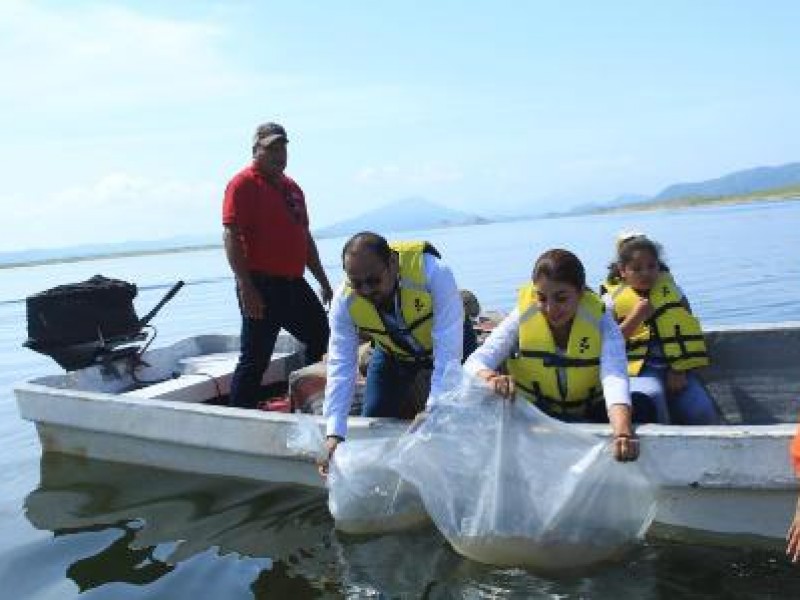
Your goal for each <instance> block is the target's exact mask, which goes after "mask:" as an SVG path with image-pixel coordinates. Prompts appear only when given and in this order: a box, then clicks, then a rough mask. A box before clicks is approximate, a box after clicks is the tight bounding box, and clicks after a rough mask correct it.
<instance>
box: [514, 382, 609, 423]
mask: <svg viewBox="0 0 800 600" xmlns="http://www.w3.org/2000/svg"><path fill="white" fill-rule="evenodd" d="M516 386H517V387H518V388H520V389H521V390H522V391H523V392H526V393H528V394H529V395H530V396H531V397H533V399H534V403H535V404H537V405H539V406H540V407H541V408H542V410H544V411H545V412H546V413H548V414H564V413H569V414H575V412H577V411H576V409H580V408H582V409H583V411H582V412H583V414H584V416H585V415H586V414H587V413H588V411H589V406H590V405H591V404H592V400H594V399H596V398H597V397H598V390H597V388H590V389H589V393H588V395H587V396H586V397H585V398H581V399H578V400H561V399H560V398H551V397H549V396H545V395H544V394H542V390H541V388H540V387H539V384H538V383H537V382H535V381H534V382H533V385H532V386H531V387H528V386H526V385H524V384H521V383H519V382H516Z"/></svg>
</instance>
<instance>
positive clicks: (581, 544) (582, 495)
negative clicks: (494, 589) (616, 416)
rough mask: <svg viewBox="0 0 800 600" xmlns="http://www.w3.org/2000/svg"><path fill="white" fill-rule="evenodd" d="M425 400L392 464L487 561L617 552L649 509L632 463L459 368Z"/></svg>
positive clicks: (447, 530)
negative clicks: (446, 387) (445, 387)
mask: <svg viewBox="0 0 800 600" xmlns="http://www.w3.org/2000/svg"><path fill="white" fill-rule="evenodd" d="M448 377H449V381H456V382H457V383H456V384H455V385H453V386H452V388H451V389H450V391H449V392H447V393H446V394H443V395H440V396H439V397H437V398H432V399H431V400H430V401H429V406H431V409H430V412H429V414H428V416H427V418H426V419H425V421H424V422H423V423H422V424H421V425H420V426H419V427H418V428H417V430H416V431H415V432H414V433H412V434H409V435H407V436H404V437H403V438H402V439H401V441H400V445H399V453H398V455H397V457H396V459H395V462H394V463H393V466H394V467H395V469H397V471H398V472H399V473H400V475H401V476H402V477H403V478H404V479H405V480H407V481H409V482H411V483H412V484H413V485H414V486H415V487H416V488H417V489H418V490H419V491H420V494H421V496H422V499H423V502H424V505H425V508H426V509H427V511H428V513H429V514H430V517H431V519H432V520H433V522H434V523H435V525H436V526H437V527H438V528H439V530H440V531H441V532H442V534H443V535H444V536H445V537H446V538H447V539H448V540H449V541H450V543H451V544H452V546H453V547H454V548H455V549H456V550H457V551H458V552H460V553H461V554H463V555H465V556H467V557H469V558H471V559H474V560H477V561H480V562H484V563H489V564H494V565H501V566H527V567H534V568H542V569H561V568H576V567H581V566H585V565H588V564H592V563H596V562H599V561H602V560H606V559H610V558H613V557H615V556H616V555H618V554H620V553H621V552H622V551H624V550H625V549H626V548H627V547H628V546H630V545H631V544H632V543H634V542H635V541H636V540H637V539H639V538H640V537H641V536H642V535H643V534H644V532H645V531H646V529H647V527H648V526H649V524H650V522H651V521H652V518H653V516H654V513H655V500H654V491H653V488H652V486H651V485H650V483H649V482H648V480H647V478H646V477H645V476H644V475H643V473H642V472H641V470H640V468H639V466H638V465H637V464H636V463H624V464H623V463H618V462H616V461H615V460H614V458H613V456H612V455H611V450H610V448H609V445H608V443H607V442H605V441H603V440H601V439H599V438H597V437H595V436H592V435H589V434H586V433H583V432H581V431H579V430H577V429H576V428H575V427H574V426H572V425H567V424H564V423H562V422H560V421H557V420H555V419H552V418H550V417H548V416H547V415H545V414H544V413H542V412H541V411H539V410H537V409H536V408H535V407H533V406H532V405H530V404H529V403H527V402H525V401H523V400H517V401H516V402H513V403H511V402H508V401H502V400H500V399H499V398H498V397H497V396H496V395H494V394H493V393H492V392H490V391H489V390H488V389H487V388H486V387H485V386H484V385H482V384H478V383H476V382H474V381H473V380H472V379H471V378H469V377H467V376H463V377H461V378H460V379H459V378H458V377H456V378H455V379H454V378H453V376H452V375H449V376H448Z"/></svg>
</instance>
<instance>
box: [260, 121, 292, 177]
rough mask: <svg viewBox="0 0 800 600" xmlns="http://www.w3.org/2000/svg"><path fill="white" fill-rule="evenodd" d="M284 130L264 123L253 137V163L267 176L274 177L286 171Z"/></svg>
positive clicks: (275, 124)
mask: <svg viewBox="0 0 800 600" xmlns="http://www.w3.org/2000/svg"><path fill="white" fill-rule="evenodd" d="M288 142H289V138H288V137H287V135H286V130H285V129H284V128H283V127H282V126H281V125H278V124H277V123H264V124H263V125H259V126H258V127H257V128H256V132H255V134H254V135H253V161H254V162H255V163H256V165H257V166H258V169H259V170H260V171H261V172H262V173H263V174H264V175H267V176H276V175H280V174H281V173H283V171H284V169H286V161H287V152H286V144H287V143H288Z"/></svg>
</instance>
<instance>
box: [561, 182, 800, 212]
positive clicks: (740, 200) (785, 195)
mask: <svg viewBox="0 0 800 600" xmlns="http://www.w3.org/2000/svg"><path fill="white" fill-rule="evenodd" d="M797 201H800V187H797V186H793V187H792V188H790V189H787V190H786V191H783V190H765V191H764V192H752V193H750V194H738V195H734V196H692V197H688V198H674V199H670V200H662V201H660V202H641V203H639V202H637V203H635V204H625V205H623V206H609V207H605V208H597V209H593V210H587V211H583V212H580V213H569V214H571V215H579V214H580V215H607V214H614V213H628V212H650V211H654V210H665V209H669V208H673V209H685V208H700V207H704V206H725V205H734V204H757V203H759V202H797Z"/></svg>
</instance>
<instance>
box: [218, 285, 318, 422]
mask: <svg viewBox="0 0 800 600" xmlns="http://www.w3.org/2000/svg"><path fill="white" fill-rule="evenodd" d="M253 283H254V284H255V286H256V288H257V289H258V291H259V293H260V294H261V298H262V299H263V301H264V318H262V319H248V318H247V317H245V316H244V313H242V336H241V354H240V355H239V362H238V364H237V365H236V370H235V371H234V372H233V379H232V381H231V394H230V405H231V406H238V407H241V408H253V407H254V406H255V405H256V403H257V402H258V401H259V400H261V398H259V397H258V395H259V390H260V387H261V379H262V377H263V376H264V371H265V370H266V369H267V367H268V366H269V361H270V359H271V358H272V351H273V349H274V348H275V341H276V340H277V338H278V332H279V331H280V330H281V328H283V329H285V330H286V331H288V332H289V333H291V334H292V335H293V336H294V337H296V338H297V339H298V340H300V341H301V342H303V343H304V344H305V345H306V363H307V364H312V363H315V362H317V361H319V360H320V359H321V358H322V355H323V354H324V353H325V350H326V349H327V347H328V338H329V337H330V330H329V329H328V319H327V316H326V315H325V310H324V309H323V307H322V304H321V303H320V301H319V298H318V297H317V295H316V294H315V293H314V291H313V290H312V289H311V286H309V285H308V282H307V281H306V280H305V279H302V278H298V279H287V278H283V277H271V276H268V275H261V274H255V275H253ZM237 297H238V294H237ZM239 309H240V310H241V303H240V305H239Z"/></svg>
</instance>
